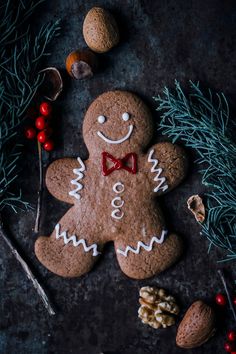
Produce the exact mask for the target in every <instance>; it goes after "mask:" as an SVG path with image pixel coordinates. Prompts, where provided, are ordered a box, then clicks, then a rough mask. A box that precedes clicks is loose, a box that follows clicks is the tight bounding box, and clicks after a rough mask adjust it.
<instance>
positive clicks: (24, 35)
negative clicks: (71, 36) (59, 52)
mask: <svg viewBox="0 0 236 354" xmlns="http://www.w3.org/2000/svg"><path fill="white" fill-rule="evenodd" d="M43 1H44V0H37V1H34V0H20V1H14V0H3V1H2V3H1V6H0V46H1V51H0V210H1V209H2V208H4V207H5V206H8V207H11V208H12V209H13V210H14V211H17V209H18V208H21V205H23V206H24V207H28V203H27V202H24V201H23V200H22V195H21V191H20V190H19V191H18V192H16V194H14V193H13V192H12V186H13V185H14V184H15V182H16V180H17V178H18V172H19V162H20V155H21V152H20V149H19V145H18V144H15V141H16V140H17V134H18V132H19V127H20V125H21V123H22V122H23V121H24V118H25V116H26V112H27V109H28V107H29V105H30V103H31V102H32V100H33V98H34V96H35V93H36V92H37V90H38V88H39V86H40V84H41V83H42V80H43V75H42V74H39V70H40V67H39V65H40V62H41V60H42V59H43V57H45V56H46V55H48V53H47V51H46V49H47V47H48V45H49V43H50V42H51V41H52V39H53V38H54V37H55V36H56V35H57V34H58V31H59V22H58V21H56V22H55V23H47V24H45V25H43V26H42V27H41V28H40V30H39V31H38V33H37V34H34V32H33V31H32V28H31V25H30V16H31V15H32V14H33V13H34V11H35V10H36V9H37V7H38V6H39V5H40V4H41V3H42V2H43Z"/></svg>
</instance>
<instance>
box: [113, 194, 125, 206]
mask: <svg viewBox="0 0 236 354" xmlns="http://www.w3.org/2000/svg"><path fill="white" fill-rule="evenodd" d="M117 201H119V202H120V204H117V203H116V202H117ZM111 205H112V206H113V207H114V208H122V206H123V205H124V201H123V200H122V199H121V197H115V198H114V199H113V200H112V201H111Z"/></svg>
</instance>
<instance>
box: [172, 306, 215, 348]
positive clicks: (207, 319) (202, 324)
mask: <svg viewBox="0 0 236 354" xmlns="http://www.w3.org/2000/svg"><path fill="white" fill-rule="evenodd" d="M215 330H216V329H215V313H214V311H213V309H212V308H211V307H210V306H208V305H206V304H205V303H204V302H203V301H201V300H199V301H196V302H194V303H193V304H192V305H191V306H190V307H189V309H188V310H187V312H186V314H185V315H184V318H183V319H182V321H181V322H180V325H179V327H178V331H177V335H176V344H177V345H178V346H179V347H181V348H186V349H191V348H196V347H199V346H201V345H202V344H203V343H205V342H207V341H208V339H210V338H211V337H212V336H213V335H214V333H215Z"/></svg>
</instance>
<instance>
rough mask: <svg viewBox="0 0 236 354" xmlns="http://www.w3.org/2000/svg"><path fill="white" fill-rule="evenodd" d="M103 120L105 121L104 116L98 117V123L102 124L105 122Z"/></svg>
mask: <svg viewBox="0 0 236 354" xmlns="http://www.w3.org/2000/svg"><path fill="white" fill-rule="evenodd" d="M105 121H106V118H105V117H104V116H99V117H98V123H100V124H103V123H105Z"/></svg>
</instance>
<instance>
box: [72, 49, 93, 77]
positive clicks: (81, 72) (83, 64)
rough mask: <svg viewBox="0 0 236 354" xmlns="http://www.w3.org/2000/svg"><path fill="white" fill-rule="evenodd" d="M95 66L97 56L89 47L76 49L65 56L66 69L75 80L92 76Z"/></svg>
mask: <svg viewBox="0 0 236 354" xmlns="http://www.w3.org/2000/svg"><path fill="white" fill-rule="evenodd" d="M96 68H97V58H96V56H95V54H94V53H93V52H91V51H90V50H89V49H85V50H81V51H80V50H76V51H74V52H71V53H70V54H69V55H68V57H67V58H66V70H67V72H68V73H69V75H70V76H71V77H73V78H74V79H76V80H82V79H86V78H89V77H92V76H93V74H94V71H95V70H96Z"/></svg>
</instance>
